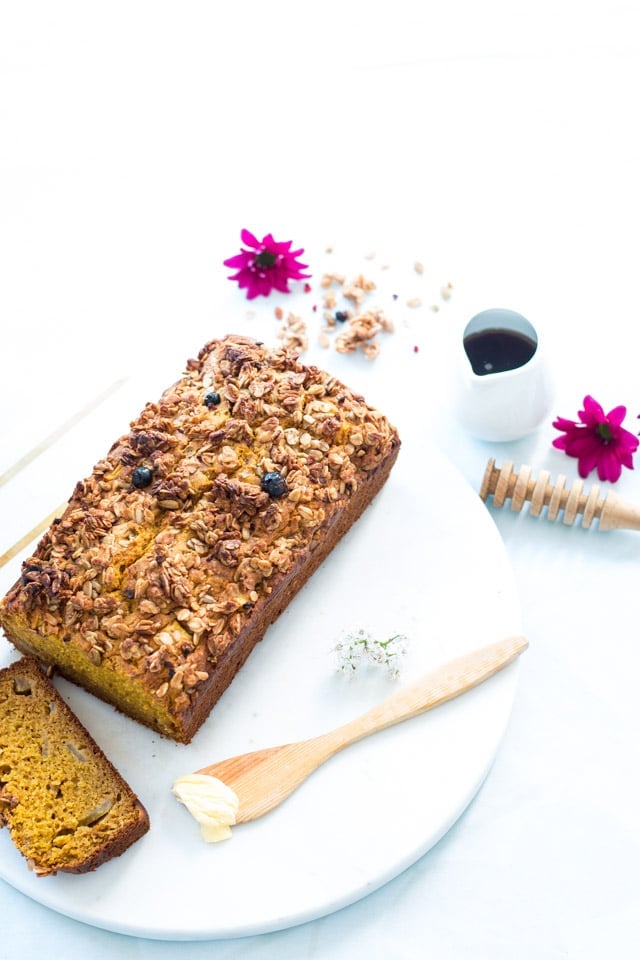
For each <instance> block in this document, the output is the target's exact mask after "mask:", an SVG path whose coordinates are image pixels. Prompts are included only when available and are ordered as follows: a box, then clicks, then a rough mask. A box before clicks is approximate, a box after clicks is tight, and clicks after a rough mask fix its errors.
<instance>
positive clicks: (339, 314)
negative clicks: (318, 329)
mask: <svg viewBox="0 0 640 960" xmlns="http://www.w3.org/2000/svg"><path fill="white" fill-rule="evenodd" d="M348 319H349V314H348V313H347V312H346V311H345V310H336V320H337V321H338V323H344V322H345V320H348Z"/></svg>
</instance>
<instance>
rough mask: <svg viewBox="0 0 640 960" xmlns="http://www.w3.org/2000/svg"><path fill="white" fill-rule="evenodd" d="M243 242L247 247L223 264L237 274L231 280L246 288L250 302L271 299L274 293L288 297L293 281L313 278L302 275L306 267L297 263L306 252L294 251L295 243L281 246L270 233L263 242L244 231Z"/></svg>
mask: <svg viewBox="0 0 640 960" xmlns="http://www.w3.org/2000/svg"><path fill="white" fill-rule="evenodd" d="M240 239H241V240H242V242H243V244H245V246H246V247H249V248H250V249H248V250H246V249H245V248H244V247H243V248H242V250H241V251H240V253H238V254H236V256H235V257H229V259H228V260H225V261H224V265H225V267H231V268H232V269H234V270H237V273H234V274H232V276H230V277H229V280H237V281H238V286H239V287H240V288H241V289H243V288H246V291H247V300H253V298H254V297H258V296H263V297H266V296H268V295H269V294H270V293H271V291H272V290H280V291H281V292H282V293H289V292H290V291H289V281H290V280H305V279H306V278H307V277H310V276H311V274H309V273H303V272H302V271H303V270H306V268H307V265H306V263H300V261H299V260H298V259H297V258H298V257H299V256H300V254H301V253H304V249H300V250H292V249H291V244H292V241H291V240H288V241H286V242H285V243H278V242H277V241H276V240H274V239H273V236H272V234H270V233H268V234H267V235H266V237H263V238H262V240H258V238H257V237H254V235H253V234H252V233H250V232H249V231H248V230H242V231H241V233H240Z"/></svg>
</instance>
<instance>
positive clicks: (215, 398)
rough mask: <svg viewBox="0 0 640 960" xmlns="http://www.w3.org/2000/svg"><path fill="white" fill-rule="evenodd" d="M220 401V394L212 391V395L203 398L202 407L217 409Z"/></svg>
mask: <svg viewBox="0 0 640 960" xmlns="http://www.w3.org/2000/svg"><path fill="white" fill-rule="evenodd" d="M221 399H222V397H221V396H220V394H219V393H216V392H215V391H213V392H212V393H208V394H207V395H206V397H205V398H204V405H205V407H217V406H218V404H219V403H220V401H221Z"/></svg>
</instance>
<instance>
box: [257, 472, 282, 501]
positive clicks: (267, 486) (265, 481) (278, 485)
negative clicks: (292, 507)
mask: <svg viewBox="0 0 640 960" xmlns="http://www.w3.org/2000/svg"><path fill="white" fill-rule="evenodd" d="M260 486H261V487H262V489H263V490H264V492H265V493H268V494H269V496H270V497H274V498H275V499H276V500H277V499H278V497H283V496H284V495H285V493H286V492H287V481H286V480H285V478H284V477H283V476H282V474H281V473H276V472H275V471H271V472H270V473H265V475H264V477H263V478H262V482H261V484H260Z"/></svg>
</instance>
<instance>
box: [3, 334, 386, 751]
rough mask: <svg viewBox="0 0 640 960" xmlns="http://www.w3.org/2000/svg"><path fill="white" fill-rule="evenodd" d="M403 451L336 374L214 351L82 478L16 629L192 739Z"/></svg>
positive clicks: (7, 603) (18, 593)
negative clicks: (274, 623)
mask: <svg viewBox="0 0 640 960" xmlns="http://www.w3.org/2000/svg"><path fill="white" fill-rule="evenodd" d="M399 447H400V441H399V438H398V434H397V431H396V430H395V428H394V427H392V426H391V424H390V423H389V422H388V421H387V419H386V418H385V417H384V416H383V415H382V414H380V413H378V412H377V411H375V410H374V409H372V408H371V407H370V406H369V405H367V403H365V401H364V399H363V398H362V397H361V396H359V395H358V394H356V393H354V392H353V391H351V390H349V389H348V388H347V387H346V386H345V385H344V384H342V383H341V382H339V381H338V380H337V379H335V378H334V377H333V376H331V375H330V374H328V373H326V372H323V371H321V370H319V369H317V368H316V367H314V366H303V365H302V364H301V363H299V362H298V360H297V359H296V358H295V357H294V356H293V355H292V354H290V353H288V352H287V351H286V350H285V349H280V350H275V351H269V350H268V349H267V348H265V347H264V346H263V345H261V344H260V343H258V342H256V341H254V340H251V339H249V338H246V337H240V336H229V337H225V338H223V339H220V340H215V341H212V342H211V343H209V344H207V345H206V346H205V347H204V348H203V349H202V350H201V352H200V354H199V356H198V357H197V359H194V360H191V361H189V362H188V365H187V369H186V372H185V374H184V376H183V377H182V379H180V380H179V381H178V382H177V383H176V384H174V386H172V387H170V388H169V389H168V390H166V391H165V393H164V394H163V395H162V397H161V398H160V400H159V401H158V402H157V403H150V404H148V405H147V406H146V407H145V409H144V410H143V411H142V413H141V414H140V416H139V417H138V418H137V419H136V420H134V421H133V422H132V423H131V428H130V432H129V433H128V434H127V435H126V436H123V437H121V438H120V439H119V440H118V441H117V442H116V443H115V444H114V445H113V446H112V448H111V450H110V451H109V453H108V454H107V456H106V457H105V458H104V459H103V460H101V461H100V462H99V463H98V464H97V465H96V466H95V468H94V470H93V472H92V474H91V476H89V477H88V478H87V479H86V480H83V481H81V482H80V483H78V484H77V486H76V488H75V491H74V493H73V496H72V497H71V500H70V502H69V504H68V507H67V509H66V511H65V513H64V515H63V517H62V518H61V519H60V520H59V521H58V522H56V523H54V524H53V525H52V527H51V528H50V530H49V531H48V532H47V533H46V534H45V536H44V537H43V539H42V540H41V542H40V543H39V545H38V547H37V549H36V550H35V552H34V554H33V556H32V557H30V558H29V559H28V560H27V561H26V562H25V563H24V564H23V569H22V575H21V577H20V579H19V580H18V582H17V583H16V584H15V585H14V586H13V588H12V589H11V590H10V591H9V593H8V595H7V596H6V597H5V598H4V600H3V601H2V602H1V603H0V624H1V625H2V626H3V628H4V630H5V632H6V635H7V636H8V638H9V639H10V640H11V641H12V642H13V643H14V644H15V645H16V647H18V648H19V649H20V650H22V651H23V652H25V653H28V654H31V655H33V656H35V657H38V658H40V659H41V660H43V661H44V662H45V663H48V664H54V665H55V667H56V668H57V669H58V670H59V671H60V672H61V673H62V674H63V675H64V676H66V677H68V678H70V679H71V680H73V681H75V682H76V683H79V684H81V685H83V686H84V687H86V689H88V690H90V691H92V692H93V693H94V694H96V695H97V696H99V697H101V698H103V699H104V700H107V701H109V702H111V703H112V704H114V705H115V706H116V707H117V708H119V709H120V710H122V711H124V712H125V713H127V714H129V715H130V716H131V717H134V718H135V719H136V720H138V721H140V722H141V723H144V724H147V725H148V726H150V727H152V728H154V729H155V730H157V731H159V732H160V733H162V734H165V735H166V736H168V737H171V738H173V739H175V740H177V741H181V742H189V740H190V739H191V738H192V737H193V735H194V733H195V732H196V731H197V730H198V728H199V727H200V725H201V724H202V722H203V721H204V720H205V718H206V717H207V716H208V714H209V712H210V710H211V708H212V706H213V705H214V703H215V702H216V701H217V699H218V698H219V697H220V695H221V694H222V693H223V692H224V690H225V689H226V688H227V687H228V686H229V684H230V682H231V680H232V679H233V677H234V675H235V674H236V672H237V670H238V669H239V668H240V666H241V665H242V664H243V662H244V661H245V660H246V658H247V657H248V656H249V654H250V652H251V650H252V649H253V647H254V646H255V644H256V643H257V642H258V641H259V640H260V639H261V638H262V637H263V635H264V633H265V631H266V629H267V627H268V626H269V625H270V624H271V623H272V622H273V621H274V620H275V619H276V617H277V616H278V615H279V614H280V612H281V611H282V610H283V609H284V608H285V607H286V605H287V604H288V603H289V601H290V600H291V599H292V597H293V596H294V595H295V594H296V592H297V591H298V590H299V589H300V587H301V586H302V585H303V584H304V583H305V581H306V580H307V578H308V577H309V576H310V575H311V574H312V573H313V571H314V570H315V569H316V568H317V567H318V565H319V564H320V563H321V562H322V561H323V560H324V558H325V557H326V556H327V554H328V553H329V552H330V551H331V550H332V549H333V547H334V546H335V544H336V543H337V542H338V541H339V540H340V538H341V537H342V536H343V535H344V534H345V533H346V532H347V530H348V529H349V528H350V527H351V525H352V524H353V522H354V521H355V520H356V519H357V518H358V517H359V516H360V514H361V513H362V511H363V510H364V509H365V507H366V506H367V505H368V504H369V503H370V502H371V500H372V499H373V497H374V496H375V494H376V493H377V492H378V491H379V490H380V488H381V487H382V485H383V484H384V482H385V480H386V479H387V476H388V474H389V471H390V470H391V467H392V466H393V463H394V462H395V459H396V457H397V454H398V450H399ZM268 682H269V680H268V677H265V683H268Z"/></svg>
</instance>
